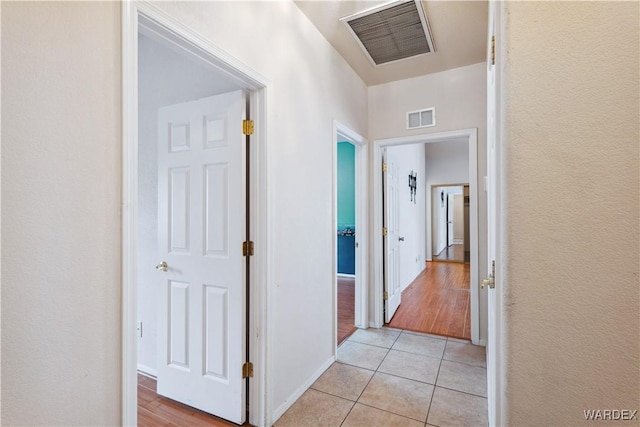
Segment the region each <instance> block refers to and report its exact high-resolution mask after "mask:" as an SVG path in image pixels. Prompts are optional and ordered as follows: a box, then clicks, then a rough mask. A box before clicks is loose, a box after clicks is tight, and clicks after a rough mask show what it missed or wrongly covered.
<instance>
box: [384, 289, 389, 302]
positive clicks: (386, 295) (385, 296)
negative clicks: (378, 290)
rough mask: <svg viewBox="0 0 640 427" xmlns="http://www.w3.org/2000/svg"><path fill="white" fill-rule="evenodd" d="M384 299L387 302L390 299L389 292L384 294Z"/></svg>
mask: <svg viewBox="0 0 640 427" xmlns="http://www.w3.org/2000/svg"><path fill="white" fill-rule="evenodd" d="M382 298H384V300H385V301H387V300H388V299H389V292H387V291H385V292H384V294H382Z"/></svg>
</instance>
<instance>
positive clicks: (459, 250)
mask: <svg viewBox="0 0 640 427" xmlns="http://www.w3.org/2000/svg"><path fill="white" fill-rule="evenodd" d="M470 258H471V254H470V253H469V252H465V251H464V245H458V244H454V245H451V246H448V247H446V248H444V249H443V250H442V251H441V252H440V253H439V254H438V255H435V256H434V257H433V260H434V261H441V262H466V263H468V262H469V261H470Z"/></svg>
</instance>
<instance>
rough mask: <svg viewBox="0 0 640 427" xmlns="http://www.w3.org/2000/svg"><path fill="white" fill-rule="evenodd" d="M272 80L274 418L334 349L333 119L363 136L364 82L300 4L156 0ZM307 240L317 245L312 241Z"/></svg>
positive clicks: (269, 109)
mask: <svg viewBox="0 0 640 427" xmlns="http://www.w3.org/2000/svg"><path fill="white" fill-rule="evenodd" d="M157 5H158V7H161V8H162V9H164V10H166V11H167V12H169V13H171V14H172V15H174V16H175V17H176V18H178V19H179V20H180V21H182V22H184V23H185V24H187V25H188V26H190V27H192V28H194V29H195V30H196V31H198V32H199V33H201V34H203V35H204V36H205V37H207V38H208V39H210V40H211V41H213V42H214V43H215V44H217V45H218V46H220V47H221V48H222V49H224V50H226V51H227V52H229V53H230V54H231V55H233V56H235V57H236V58H238V59H239V60H241V61H242V62H244V63H245V64H247V65H249V66H250V67H252V68H253V69H255V70H256V71H258V72H259V73H261V74H262V75H264V76H265V77H266V78H268V79H270V80H271V85H270V86H269V89H268V97H267V98H268V99H267V102H268V105H267V113H268V117H267V120H268V130H267V132H268V134H267V137H268V144H269V150H270V152H271V153H272V155H271V158H270V164H269V191H270V193H269V203H270V207H271V213H272V215H271V221H272V224H271V225H272V228H271V232H272V234H271V237H272V247H271V257H272V260H273V262H272V264H271V265H270V270H271V278H272V282H270V283H264V284H262V286H264V287H265V288H266V289H268V290H269V292H270V296H269V298H270V307H269V311H270V317H271V320H272V323H271V325H270V328H271V329H270V330H269V334H270V335H269V337H268V339H269V340H270V341H269V343H268V349H269V350H268V351H269V355H268V357H269V363H270V366H269V369H268V378H269V380H270V381H271V383H270V389H269V399H268V401H269V406H270V408H269V409H270V410H271V412H272V414H275V415H274V417H277V416H278V415H279V412H281V411H282V410H284V409H285V408H286V407H287V405H289V404H291V403H293V401H292V398H293V397H295V395H296V393H298V392H301V388H302V386H303V385H304V383H305V382H307V381H309V380H311V379H312V378H313V376H314V375H316V374H317V373H318V372H319V370H320V368H321V367H322V366H323V364H324V363H326V362H327V361H328V360H330V358H331V357H332V355H333V348H334V345H335V344H334V342H333V338H332V337H333V322H334V319H333V315H332V306H333V286H332V284H333V276H332V269H331V265H332V260H333V257H334V252H333V246H332V236H333V235H335V230H334V229H333V228H332V226H331V221H332V220H331V218H332V213H331V205H332V203H331V200H332V178H331V173H332V166H331V162H332V150H333V120H334V119H335V120H338V121H339V122H341V123H344V124H345V125H346V126H348V127H350V128H351V129H353V130H354V131H356V132H358V133H360V134H362V135H365V134H366V130H367V88H366V86H365V84H364V83H363V82H362V80H361V79H360V78H359V77H358V76H357V74H356V73H355V72H354V71H353V70H352V69H351V68H350V67H349V65H348V64H347V63H346V62H345V61H344V59H342V58H341V57H340V56H339V55H338V53H337V52H336V51H335V50H334V49H333V47H331V45H330V44H329V43H328V42H327V41H326V39H324V38H323V37H322V35H321V34H320V33H319V31H318V30H317V29H316V28H315V27H314V26H313V25H312V24H311V23H310V22H309V20H308V19H307V18H306V16H304V14H302V12H301V11H300V10H299V9H298V8H297V7H296V5H295V4H294V3H293V2H289V1H284V2H246V3H245V2H193V3H185V2H159V3H157ZM309 242H313V243H312V244H310V243H309Z"/></svg>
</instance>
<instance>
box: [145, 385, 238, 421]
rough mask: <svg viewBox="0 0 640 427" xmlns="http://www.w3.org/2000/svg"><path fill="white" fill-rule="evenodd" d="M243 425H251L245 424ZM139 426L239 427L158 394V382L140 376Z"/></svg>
mask: <svg viewBox="0 0 640 427" xmlns="http://www.w3.org/2000/svg"><path fill="white" fill-rule="evenodd" d="M243 425H246V426H248V425H250V424H249V423H244V424H243ZM138 426H140V427H151V426H185V427H186V426H194V427H196V426H216V427H222V426H237V424H233V423H231V422H229V421H226V420H223V419H221V418H218V417H214V416H213V415H210V414H207V413H206V412H202V411H199V410H197V409H195V408H192V407H190V406H187V405H183V404H182V403H178V402H176V401H174V400H171V399H167V398H166V397H163V396H160V395H158V394H157V393H156V380H155V379H153V378H150V377H147V376H145V375H142V374H138Z"/></svg>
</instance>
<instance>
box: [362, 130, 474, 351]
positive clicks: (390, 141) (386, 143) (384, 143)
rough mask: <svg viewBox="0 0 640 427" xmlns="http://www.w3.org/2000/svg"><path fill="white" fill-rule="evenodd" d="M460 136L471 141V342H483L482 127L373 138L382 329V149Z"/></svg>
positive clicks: (376, 293)
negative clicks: (480, 265)
mask: <svg viewBox="0 0 640 427" xmlns="http://www.w3.org/2000/svg"><path fill="white" fill-rule="evenodd" d="M460 138H467V140H468V141H469V195H470V204H469V234H470V249H471V269H470V270H471V271H470V273H471V274H470V276H471V283H470V299H471V341H472V342H473V343H474V344H478V343H479V339H480V336H479V335H480V317H479V296H478V286H479V280H478V250H479V248H478V183H477V181H478V176H477V175H478V129H476V128H471V129H462V130H455V131H449V132H439V133H429V134H421V135H413V136H406V137H405V136H403V137H396V138H386V139H378V140H375V141H373V155H372V168H373V173H372V179H373V188H372V192H373V227H372V230H373V231H372V233H371V236H372V239H373V242H372V247H373V259H372V266H373V268H372V270H373V277H372V282H373V286H372V292H373V319H372V321H371V324H372V325H373V327H375V328H381V327H382V325H383V324H384V316H383V304H384V301H383V300H382V291H383V278H382V264H383V253H382V239H381V238H380V237H381V234H380V233H381V230H382V226H383V223H382V186H381V183H382V167H381V165H382V150H383V148H385V147H391V146H396V145H407V144H416V143H432V142H444V141H450V140H455V139H460Z"/></svg>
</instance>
